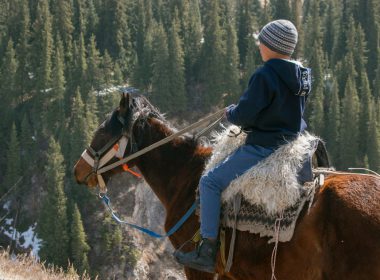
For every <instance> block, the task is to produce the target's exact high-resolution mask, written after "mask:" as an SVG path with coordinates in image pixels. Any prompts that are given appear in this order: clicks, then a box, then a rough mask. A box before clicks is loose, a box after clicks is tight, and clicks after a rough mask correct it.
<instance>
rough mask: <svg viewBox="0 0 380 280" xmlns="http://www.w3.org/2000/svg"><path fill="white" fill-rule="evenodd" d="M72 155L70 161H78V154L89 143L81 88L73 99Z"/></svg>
mask: <svg viewBox="0 0 380 280" xmlns="http://www.w3.org/2000/svg"><path fill="white" fill-rule="evenodd" d="M69 127H70V153H69V154H70V156H69V162H73V163H74V162H76V161H77V159H78V156H79V155H80V154H81V153H82V151H83V149H84V148H85V147H86V145H87V144H88V143H89V141H90V140H91V139H89V138H90V137H89V135H88V131H87V124H86V111H85V106H84V103H83V101H82V96H81V93H80V89H79V88H78V89H77V90H76V92H75V96H74V98H73V100H72V106H71V117H70V125H69Z"/></svg>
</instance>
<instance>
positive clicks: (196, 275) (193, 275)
mask: <svg viewBox="0 0 380 280" xmlns="http://www.w3.org/2000/svg"><path fill="white" fill-rule="evenodd" d="M185 274H186V278H187V279H189V280H213V279H215V274H211V273H207V272H202V271H199V270H195V269H191V268H188V267H185Z"/></svg>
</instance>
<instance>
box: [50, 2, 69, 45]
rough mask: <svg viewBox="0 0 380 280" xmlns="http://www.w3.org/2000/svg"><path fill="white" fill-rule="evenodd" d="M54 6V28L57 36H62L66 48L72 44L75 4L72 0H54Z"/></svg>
mask: <svg viewBox="0 0 380 280" xmlns="http://www.w3.org/2000/svg"><path fill="white" fill-rule="evenodd" d="M52 7H53V9H54V28H55V30H56V36H57V35H58V34H59V36H60V37H61V38H62V41H63V44H64V46H65V48H67V46H68V44H71V41H72V37H73V32H74V25H73V23H72V19H73V15H74V12H73V6H72V1H71V0H52Z"/></svg>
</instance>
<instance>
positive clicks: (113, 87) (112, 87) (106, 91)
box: [96, 85, 125, 95]
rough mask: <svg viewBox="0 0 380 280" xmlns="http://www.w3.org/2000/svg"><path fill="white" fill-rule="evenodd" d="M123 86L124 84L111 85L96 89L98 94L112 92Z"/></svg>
mask: <svg viewBox="0 0 380 280" xmlns="http://www.w3.org/2000/svg"><path fill="white" fill-rule="evenodd" d="M123 87H125V85H122V86H111V87H109V88H105V89H103V90H99V91H96V93H97V94H98V95H107V94H109V93H113V92H115V91H118V90H120V89H121V88H123Z"/></svg>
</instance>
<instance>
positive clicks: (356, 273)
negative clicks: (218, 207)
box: [219, 175, 380, 280]
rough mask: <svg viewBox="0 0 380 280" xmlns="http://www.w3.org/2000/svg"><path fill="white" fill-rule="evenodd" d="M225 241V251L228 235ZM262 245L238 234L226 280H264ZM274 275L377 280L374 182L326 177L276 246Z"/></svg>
mask: <svg viewBox="0 0 380 280" xmlns="http://www.w3.org/2000/svg"><path fill="white" fill-rule="evenodd" d="M226 237H227V238H226V243H227V244H226V245H227V248H228V246H229V240H230V238H231V231H230V230H228V231H227V234H226ZM267 241H268V238H260V237H259V236H258V235H254V234H249V233H248V232H239V234H238V235H237V239H236V244H235V246H236V247H235V253H234V260H233V263H234V265H233V267H232V270H231V274H229V275H231V276H233V277H232V278H233V279H269V278H270V276H271V273H272V271H271V265H270V262H271V256H272V251H273V243H272V244H268V243H267ZM227 251H228V250H227ZM226 254H227V255H228V252H227V253H226ZM219 265H220V268H221V269H222V267H221V264H220V262H219ZM275 273H276V276H277V278H278V279H289V280H301V279H302V280H311V279H313V280H314V279H315V280H325V279H328V280H341V279H345V280H361V279H363V280H364V279H380V179H376V178H375V177H366V176H359V175H339V176H330V177H328V178H327V179H326V182H325V184H324V186H323V187H321V189H320V190H319V192H318V193H317V195H316V200H315V203H314V204H313V206H312V207H311V209H310V211H308V210H307V209H306V208H305V209H304V210H303V213H302V214H301V217H300V219H299V221H298V222H297V226H296V228H295V232H294V236H293V238H292V240H290V241H289V242H284V243H280V244H279V247H278V252H277V261H276V266H275ZM268 277H269V278H268Z"/></svg>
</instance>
